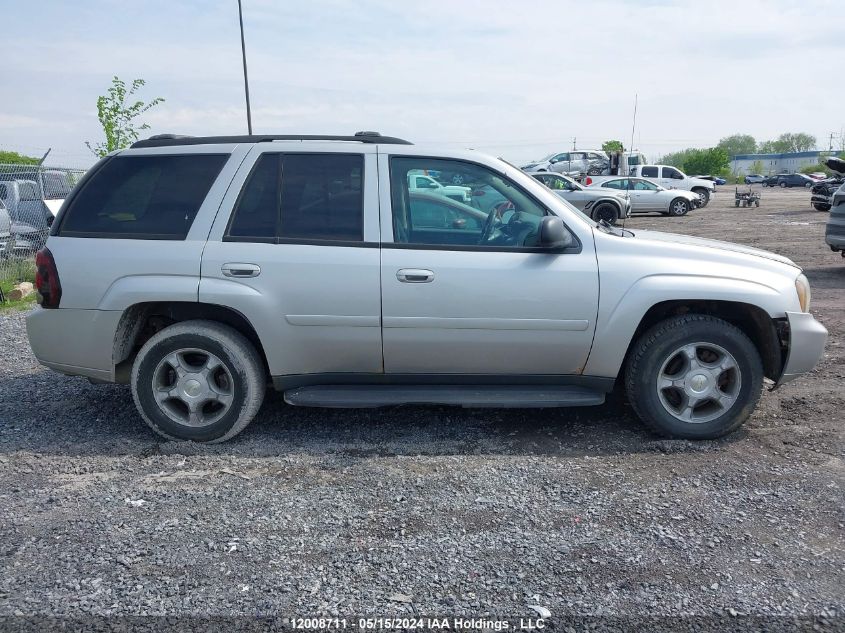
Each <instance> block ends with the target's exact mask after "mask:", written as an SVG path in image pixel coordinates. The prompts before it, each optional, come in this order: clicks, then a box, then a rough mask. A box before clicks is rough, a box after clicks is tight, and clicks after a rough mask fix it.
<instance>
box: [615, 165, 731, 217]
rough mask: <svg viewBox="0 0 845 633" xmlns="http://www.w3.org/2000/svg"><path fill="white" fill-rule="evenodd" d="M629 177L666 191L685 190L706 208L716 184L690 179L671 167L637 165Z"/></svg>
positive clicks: (713, 193) (699, 179) (714, 191)
mask: <svg viewBox="0 0 845 633" xmlns="http://www.w3.org/2000/svg"><path fill="white" fill-rule="evenodd" d="M628 175H629V176H635V177H637V178H645V179H647V180H650V181H652V182H654V183H657V184H658V185H660V186H661V187H665V188H666V189H686V190H687V191H692V192H693V193H695V194H696V195H698V197H699V199H700V200H701V206H702V207H706V206H707V203H708V202H710V198H711V197H713V195H715V193H716V183H714V182H712V181H710V180H702V179H701V178H691V177H690V176H687V175H686V174H685V173H684V172H682V171H681V170H680V169H678V168H676V167H672V166H671V165H637V166H636V167H633V168H631V170H630V172H629V173H628Z"/></svg>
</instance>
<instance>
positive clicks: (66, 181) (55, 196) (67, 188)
mask: <svg viewBox="0 0 845 633" xmlns="http://www.w3.org/2000/svg"><path fill="white" fill-rule="evenodd" d="M4 180H19V181H20V180H23V181H28V182H32V183H34V184H35V188H36V192H37V194H36V195H37V196H38V198H39V199H43V200H64V199H65V198H66V197H67V195H68V194H69V193H70V192H71V190H72V189H73V182H72V179H71V176H70V174H69V173H68V172H66V171H62V170H60V169H43V168H41V167H33V166H17V167H16V168H15V169H14V170H13V171H12V170H10V169H8V167H7V168H6V169H3V168H0V181H4Z"/></svg>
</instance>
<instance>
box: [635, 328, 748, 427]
mask: <svg viewBox="0 0 845 633" xmlns="http://www.w3.org/2000/svg"><path fill="white" fill-rule="evenodd" d="M689 349H694V350H695V359H696V361H697V363H698V367H695V366H694V365H692V364H691V362H690V360H689V358H688V355H687V353H686V350H689ZM707 361H719V362H724V363H727V364H728V365H729V366H730V368H729V369H726V370H721V369H720V368H719V366H716V365H708V364H707ZM660 376H663V377H664V379H663V384H669V383H671V382H673V381H674V382H682V383H683V384H682V385H674V384H669V386H666V387H663V388H658V379H659V377H660ZM674 376H678V377H679V378H678V379H674V378H673V377H674ZM699 376H703V377H704V378H703V382H704V383H705V385H704V387H702V390H700V391H699V393H700V394H703V396H702V397H701V398H700V399H699V402H698V404H695V405H694V406H693V408H691V409H689V408H688V407H687V406H686V405H689V404H690V403H691V402H692V400H691V398H692V397H693V396H694V395H695V392H694V391H693V388H694V387H695V386H696V385H700V384H701V382H702V379H700V378H699ZM667 381H669V383H667ZM690 381H696V382H692V383H691V384H690ZM722 381H724V384H723V385H722V384H721V383H722ZM762 386H763V363H762V361H761V360H760V354H759V352H758V351H757V348H755V347H754V344H753V343H752V342H751V339H749V338H748V336H746V335H745V333H743V332H742V331H741V330H740V329H739V328H737V327H735V326H733V325H731V324H730V323H728V322H727V321H724V320H722V319H718V318H716V317H712V316H708V315H701V314H688V315H684V316H679V317H673V318H670V319H666V320H665V321H661V322H660V323H658V324H656V325H655V326H653V327H652V328H651V329H649V330H648V331H647V332H645V333H644V334H643V335H642V336H641V337H640V338H639V339H638V340H637V341H635V343H634V346H633V348H632V350H631V352H630V354H629V357H628V362H627V365H626V368H625V388H626V392H627V395H628V400H629V401H630V403H631V405H632V406H633V408H634V411H635V412H636V414H637V415H638V416H639V418H640V419H641V420H642V421H643V423H644V424H645V425H646V426H647V427H649V428H650V429H651V430H652V431H654V432H656V433H658V434H660V435H664V436H666V437H673V438H684V439H691V440H704V439H715V438H717V437H722V436H724V435H727V434H728V433H731V432H733V431H735V430H736V429H738V428H739V427H740V426H741V425H742V423H743V422H745V420H746V419H748V416H750V415H751V413H752V412H753V411H754V408H755V407H756V406H757V403H758V402H759V400H760V392H761V390H762ZM722 387H724V389H723V388H722ZM689 394H692V395H689ZM710 396H715V397H717V398H720V399H722V400H723V401H724V403H723V404H722V405H717V404H716V402H715V400H714V399H711V398H710ZM687 412H688V414H689V417H688V418H687V419H683V417H684V416H685V415H687Z"/></svg>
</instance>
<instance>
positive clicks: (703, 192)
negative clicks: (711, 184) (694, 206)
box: [692, 187, 710, 209]
mask: <svg viewBox="0 0 845 633" xmlns="http://www.w3.org/2000/svg"><path fill="white" fill-rule="evenodd" d="M692 192H693V193H694V194H697V195H698V197H699V198H701V204H700V205H699V208H701V209H703V208H704V207H706V206H707V203H708V202H710V192H709V191H707V189H702V188H700V187H696V188H695V189H693V190H692Z"/></svg>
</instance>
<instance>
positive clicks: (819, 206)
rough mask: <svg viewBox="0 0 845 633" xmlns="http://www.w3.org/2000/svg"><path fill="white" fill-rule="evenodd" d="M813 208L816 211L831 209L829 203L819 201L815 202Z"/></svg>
mask: <svg viewBox="0 0 845 633" xmlns="http://www.w3.org/2000/svg"><path fill="white" fill-rule="evenodd" d="M813 208H814V209H815V210H816V211H830V205H829V204H818V203H816V202H814V203H813Z"/></svg>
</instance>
